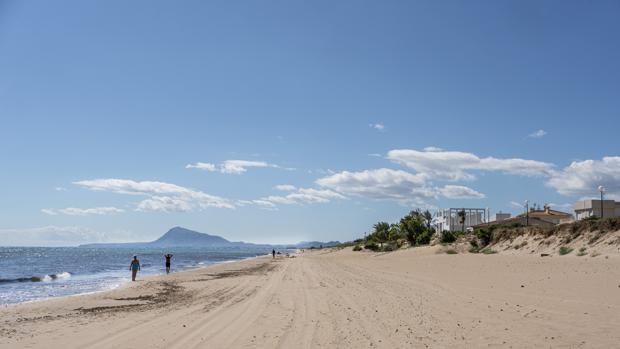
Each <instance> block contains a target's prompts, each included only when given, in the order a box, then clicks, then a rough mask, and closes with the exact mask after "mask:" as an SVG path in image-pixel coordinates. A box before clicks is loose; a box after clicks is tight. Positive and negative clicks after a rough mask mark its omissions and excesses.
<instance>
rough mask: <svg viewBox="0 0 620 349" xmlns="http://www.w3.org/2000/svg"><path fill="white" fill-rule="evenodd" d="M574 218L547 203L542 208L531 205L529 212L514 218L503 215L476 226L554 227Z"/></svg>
mask: <svg viewBox="0 0 620 349" xmlns="http://www.w3.org/2000/svg"><path fill="white" fill-rule="evenodd" d="M496 217H497V215H496ZM573 220H574V219H573V215H572V214H570V213H566V212H562V211H557V210H553V209H551V207H550V206H549V205H545V206H544V207H543V209H542V210H541V209H537V208H535V207H530V209H529V211H528V212H527V213H522V214H520V215H517V216H515V217H512V218H505V217H503V216H502V217H501V219H499V217H498V218H497V219H496V220H495V221H491V222H488V223H484V224H480V225H478V226H476V227H475V228H482V227H485V226H490V225H504V226H508V225H523V226H539V227H553V226H555V225H558V224H563V223H570V222H572V221H573Z"/></svg>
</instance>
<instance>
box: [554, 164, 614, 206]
mask: <svg viewBox="0 0 620 349" xmlns="http://www.w3.org/2000/svg"><path fill="white" fill-rule="evenodd" d="M547 185H548V186H550V187H552V188H554V189H555V190H557V192H558V193H560V194H561V195H566V196H585V197H597V196H598V195H599V194H598V189H597V188H598V186H599V185H602V186H603V187H605V189H606V193H607V197H609V198H620V156H606V157H604V158H603V159H602V160H583V161H574V162H573V163H571V164H570V165H569V166H567V167H565V168H564V169H562V170H561V171H556V172H555V173H554V174H553V176H552V177H551V178H550V179H549V180H548V181H547Z"/></svg>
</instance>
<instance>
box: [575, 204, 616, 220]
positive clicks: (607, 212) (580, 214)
mask: <svg viewBox="0 0 620 349" xmlns="http://www.w3.org/2000/svg"><path fill="white" fill-rule="evenodd" d="M573 208H574V209H575V219H577V220H580V219H584V218H588V217H601V212H602V213H603V215H602V217H620V202H617V201H614V200H603V205H602V211H601V200H581V201H577V202H576V203H575V205H574V206H573Z"/></svg>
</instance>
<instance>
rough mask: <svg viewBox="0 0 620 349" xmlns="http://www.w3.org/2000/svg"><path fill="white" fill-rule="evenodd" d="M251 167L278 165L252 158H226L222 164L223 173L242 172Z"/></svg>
mask: <svg viewBox="0 0 620 349" xmlns="http://www.w3.org/2000/svg"><path fill="white" fill-rule="evenodd" d="M249 167H278V166H277V165H272V164H268V163H266V162H264V161H250V160H226V161H224V162H223V163H222V164H221V165H220V171H222V173H233V174H241V173H243V172H246V171H247V169H248V168H249Z"/></svg>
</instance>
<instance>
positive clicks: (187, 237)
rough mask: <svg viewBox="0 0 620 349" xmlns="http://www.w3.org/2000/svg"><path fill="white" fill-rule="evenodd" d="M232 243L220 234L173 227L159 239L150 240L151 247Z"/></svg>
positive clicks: (227, 244) (224, 244)
mask: <svg viewBox="0 0 620 349" xmlns="http://www.w3.org/2000/svg"><path fill="white" fill-rule="evenodd" d="M231 244H232V243H231V242H230V241H228V240H226V239H224V238H223V237H221V236H217V235H209V234H203V233H199V232H197V231H193V230H189V229H185V228H182V227H174V228H172V229H170V230H168V232H166V234H164V235H162V236H161V237H160V238H159V239H157V240H155V241H153V242H150V243H149V245H150V246H152V247H172V246H204V245H207V246H214V247H215V246H229V245H231Z"/></svg>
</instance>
